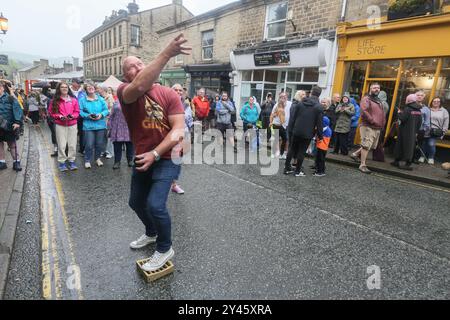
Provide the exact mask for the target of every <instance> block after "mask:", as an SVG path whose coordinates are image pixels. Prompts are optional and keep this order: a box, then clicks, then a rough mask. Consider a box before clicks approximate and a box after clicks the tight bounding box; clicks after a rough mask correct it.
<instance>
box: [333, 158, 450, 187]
mask: <svg viewBox="0 0 450 320" xmlns="http://www.w3.org/2000/svg"><path fill="white" fill-rule="evenodd" d="M327 161H328V162H331V163H336V164H341V165H345V166H347V167H352V168H356V169H358V168H359V164H358V163H356V162H354V161H352V160H341V159H335V158H331V157H330V158H327ZM367 167H368V168H369V169H370V170H371V171H373V172H375V173H382V174H385V175H389V176H395V177H398V178H402V179H406V180H412V181H416V182H421V183H426V184H430V185H433V186H438V187H444V188H449V189H450V179H447V178H445V173H443V175H442V179H433V178H427V177H421V176H416V175H411V174H408V173H407V172H401V171H396V170H388V169H385V168H380V167H376V166H373V165H368V166H367ZM443 172H444V171H443Z"/></svg>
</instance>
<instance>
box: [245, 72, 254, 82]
mask: <svg viewBox="0 0 450 320" xmlns="http://www.w3.org/2000/svg"><path fill="white" fill-rule="evenodd" d="M252 73H253V71H251V70H245V71H242V81H252Z"/></svg>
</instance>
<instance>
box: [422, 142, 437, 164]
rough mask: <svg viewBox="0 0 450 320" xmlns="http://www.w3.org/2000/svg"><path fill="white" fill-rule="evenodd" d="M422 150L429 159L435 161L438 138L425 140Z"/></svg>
mask: <svg viewBox="0 0 450 320" xmlns="http://www.w3.org/2000/svg"><path fill="white" fill-rule="evenodd" d="M422 148H423V152H424V153H425V155H426V156H427V158H428V159H434V157H435V156H436V138H425V140H424V141H423V145H422Z"/></svg>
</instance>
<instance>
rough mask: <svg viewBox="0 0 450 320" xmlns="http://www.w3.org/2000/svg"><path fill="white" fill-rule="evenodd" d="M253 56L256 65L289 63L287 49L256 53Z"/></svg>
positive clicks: (282, 64)
mask: <svg viewBox="0 0 450 320" xmlns="http://www.w3.org/2000/svg"><path fill="white" fill-rule="evenodd" d="M254 57H255V66H256V67H267V66H289V65H290V64H291V55H290V53H289V51H279V52H270V53H257V54H255V55H254Z"/></svg>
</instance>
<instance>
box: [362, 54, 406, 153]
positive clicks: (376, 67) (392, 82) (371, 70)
mask: <svg viewBox="0 0 450 320" xmlns="http://www.w3.org/2000/svg"><path fill="white" fill-rule="evenodd" d="M382 63H383V65H380V62H378V61H374V62H369V63H368V64H367V68H366V76H365V80H364V87H363V93H364V94H366V93H368V92H369V91H370V85H371V84H373V83H378V84H379V85H380V87H381V91H384V92H386V95H387V103H388V105H389V110H388V112H387V115H386V117H387V119H386V120H387V121H386V127H385V130H384V132H383V134H384V141H386V139H387V138H388V137H389V135H390V133H391V131H392V129H393V118H394V111H395V109H396V106H397V98H398V92H399V87H400V80H401V75H402V72H403V61H399V62H398V64H395V63H390V61H385V62H382ZM380 69H388V70H389V71H388V72H386V71H381V70H380ZM380 71H381V72H380ZM377 75H388V76H390V78H388V77H384V78H383V77H376V76H377ZM394 76H395V77H394ZM361 98H362V97H361ZM360 121H361V120H360ZM355 144H357V145H358V144H361V135H360V131H359V130H357V132H356V137H355Z"/></svg>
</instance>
